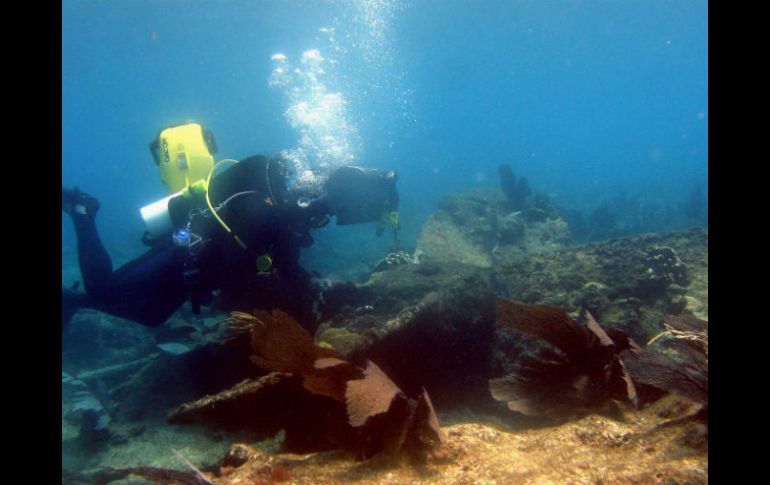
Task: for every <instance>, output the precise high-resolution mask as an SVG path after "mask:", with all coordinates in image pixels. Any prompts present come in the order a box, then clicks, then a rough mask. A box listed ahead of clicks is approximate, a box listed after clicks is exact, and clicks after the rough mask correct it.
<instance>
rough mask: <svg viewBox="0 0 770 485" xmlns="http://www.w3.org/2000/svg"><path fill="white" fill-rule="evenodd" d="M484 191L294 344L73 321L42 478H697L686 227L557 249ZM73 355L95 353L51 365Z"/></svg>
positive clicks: (542, 209)
mask: <svg viewBox="0 0 770 485" xmlns="http://www.w3.org/2000/svg"><path fill="white" fill-rule="evenodd" d="M503 172H505V170H503V169H501V175H502V173H503ZM505 177H507V179H506V180H507V181H508V182H507V184H508V185H507V186H508V192H506V190H505V187H502V190H501V189H494V190H492V189H490V190H486V191H484V190H480V191H472V192H469V193H465V194H455V195H452V196H450V197H448V198H447V199H446V200H445V201H444V202H443V203H442V204H441V207H440V209H439V210H438V211H437V212H436V213H435V214H434V215H433V216H432V217H431V218H430V219H429V220H428V221H427V222H426V223H425V225H424V227H423V230H422V233H421V235H420V238H419V240H418V243H417V247H416V250H415V251H414V253H408V252H403V251H401V252H399V253H393V254H390V255H388V256H386V257H385V258H383V259H382V260H381V261H380V262H379V263H378V264H376V265H374V266H373V267H372V271H371V273H370V276H369V278H368V280H367V281H365V282H363V283H352V282H347V283H343V282H334V283H330V284H328V285H326V286H325V287H324V291H323V294H322V299H321V301H320V304H319V306H318V308H317V312H318V314H319V315H320V316H321V318H320V322H319V323H320V325H319V326H318V328H317V330H316V331H315V332H314V333H313V334H310V333H308V332H307V331H306V330H304V329H303V328H302V327H300V326H299V325H297V324H296V323H295V322H293V320H292V319H291V318H290V317H289V316H288V315H287V314H286V313H284V312H283V311H282V309H275V310H273V311H272V312H254V313H251V314H233V315H216V314H211V315H208V316H207V317H206V318H202V319H201V318H197V317H193V316H192V315H191V314H189V312H187V311H186V310H182V311H180V312H179V313H178V314H177V315H175V316H174V317H172V320H171V321H169V322H167V323H166V324H165V325H164V326H162V327H160V328H158V329H145V328H143V327H138V326H135V325H132V324H130V323H128V322H123V321H119V319H112V318H110V317H106V316H104V315H102V314H99V313H97V312H83V313H81V314H79V315H78V316H76V318H75V320H73V322H72V323H71V325H70V327H69V328H68V329H67V330H66V331H65V334H63V339H64V340H65V351H64V354H63V363H66V365H65V371H66V372H67V374H65V375H63V376H62V383H63V386H66V389H67V395H66V396H65V399H64V400H63V403H62V416H63V419H62V422H63V424H62V426H63V433H64V432H65V431H66V437H63V439H64V438H66V439H65V441H66V443H65V441H63V444H66V446H65V448H68V449H71V448H74V447H79V448H81V449H84V450H85V443H91V445H89V446H90V447H89V448H88V451H87V452H84V453H85V455H87V456H81V457H80V458H79V460H66V461H65V466H66V467H67V468H68V469H67V470H64V469H63V483H110V482H113V481H114V482H116V483H135V482H131V481H128V482H125V481H124V480H133V478H128V477H130V476H133V477H144V479H146V480H151V481H153V482H155V483H215V484H231V483H232V484H235V483H276V482H282V481H292V482H293V483H309V484H312V483H357V482H358V483H437V482H441V483H457V484H459V483H474V482H479V483H492V482H495V483H513V484H515V483H568V482H574V483H706V482H707V479H708V466H707V451H708V447H707V436H708V413H707V410H708V399H707V398H708V390H707V381H708V375H707V355H708V354H707V334H708V328H707V327H708V322H707V320H708V233H707V231H706V230H704V229H692V230H688V231H682V232H674V233H666V234H643V235H638V236H632V237H627V238H622V239H612V240H607V241H596V242H593V243H590V244H587V245H580V246H577V245H574V244H572V242H571V240H570V233H569V226H568V225H567V222H566V221H565V219H564V217H563V216H562V215H561V213H560V211H559V210H558V209H557V208H555V207H554V206H552V205H551V204H550V202H549V201H548V200H547V198H545V197H543V196H541V195H539V194H537V193H535V192H533V191H532V190H530V189H529V187H528V184H527V183H526V182H522V180H523V179H521V178H517V177H516V176H515V175H513V174H512V173H511V174H507V173H506V175H505ZM501 302H509V303H501ZM683 335H686V336H690V337H692V338H681V337H682V336H683ZM693 336H694V337H693ZM704 336H705V337H704ZM86 338H88V339H89V340H93V339H94V338H96V339H97V344H95V345H98V346H99V347H100V348H102V349H108V351H106V352H102V353H97V352H93V353H89V352H86V353H76V352H74V351H67V350H66V342H67V341H70V342H73V341H77V340H78V339H86ZM698 339H700V340H698ZM650 341H651V343H650V345H646V344H647V343H648V342H650ZM704 341H705V347H704V346H703V342H704ZM71 347H72V348H75V347H77V346H75V345H71ZM704 349H705V351H704ZM68 352H70V353H68ZM681 365H686V366H688V369H691V372H690V371H688V372H689V373H688V374H687V376H686V378H685V379H680V378H677V375H681V374H676V373H675V372H671V370H672V369H676V368H677V366H681ZM522 382H526V383H527V385H524V384H522ZM65 401H66V402H65ZM174 450H178V452H177V451H174ZM180 456H181V458H180ZM554 464H558V466H554ZM75 469H77V470H78V471H77V472H75V471H73V470H75ZM180 474H181V475H180ZM164 480H165V481H164ZM174 480H176V481H174Z"/></svg>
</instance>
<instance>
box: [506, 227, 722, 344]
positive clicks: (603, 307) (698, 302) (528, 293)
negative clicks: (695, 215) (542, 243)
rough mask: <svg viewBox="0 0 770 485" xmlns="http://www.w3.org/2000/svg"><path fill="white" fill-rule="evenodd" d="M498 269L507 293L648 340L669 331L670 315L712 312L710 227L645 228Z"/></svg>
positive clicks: (515, 261)
mask: <svg viewBox="0 0 770 485" xmlns="http://www.w3.org/2000/svg"><path fill="white" fill-rule="evenodd" d="M661 248H670V250H671V251H669V250H668V249H664V250H661ZM656 255H660V257H659V258H656V257H655V256H656ZM651 263H656V264H658V263H660V264H658V266H656V268H658V269H653V270H652V272H650V271H649V269H650V267H651ZM685 268H686V269H685ZM493 274H494V280H495V282H496V288H497V291H498V292H499V293H500V294H501V295H504V296H506V297H509V298H513V299H516V300H518V301H522V302H524V303H549V304H553V305H557V306H561V307H564V308H569V309H572V310H588V311H590V312H591V314H592V315H594V317H596V318H597V319H598V320H600V321H601V322H602V323H603V324H604V325H606V326H610V327H616V328H619V329H622V330H623V331H625V332H626V333H628V334H629V335H631V336H632V337H633V338H635V339H637V340H639V341H647V340H649V339H650V338H652V337H653V336H654V335H655V334H657V333H658V332H660V331H661V330H662V328H663V316H664V315H666V314H670V313H676V312H680V311H683V310H685V309H687V310H690V309H691V308H692V309H693V310H695V311H696V312H697V314H698V316H700V317H706V316H707V312H708V306H707V305H708V233H707V232H706V231H704V230H702V229H692V230H688V231H683V232H675V233H665V234H643V235H639V236H632V237H627V238H622V239H612V240H609V241H601V242H595V243H591V244H587V245H585V246H579V247H574V248H565V249H561V250H557V251H550V252H544V253H540V254H529V255H524V256H519V257H515V258H513V259H512V260H511V261H510V262H507V263H502V262H501V263H500V264H498V265H496V266H495V267H494V268H493ZM656 275H665V277H659V276H656Z"/></svg>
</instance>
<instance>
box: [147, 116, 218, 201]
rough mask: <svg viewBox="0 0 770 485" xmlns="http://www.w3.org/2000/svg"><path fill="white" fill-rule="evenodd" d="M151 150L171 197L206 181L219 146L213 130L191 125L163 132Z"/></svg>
mask: <svg viewBox="0 0 770 485" xmlns="http://www.w3.org/2000/svg"><path fill="white" fill-rule="evenodd" d="M150 150H151V151H152V154H153V157H154V158H155V163H157V164H158V168H159V169H160V179H161V181H163V183H164V184H165V185H166V187H167V188H168V192H169V194H174V193H176V192H179V191H180V190H182V189H184V188H186V187H187V186H189V185H191V184H193V183H195V182H197V181H199V180H205V179H206V177H207V176H208V174H209V173H210V172H211V169H212V168H213V167H214V156H213V154H214V153H216V143H215V142H214V136H213V134H212V133H211V131H207V130H204V129H203V126H201V125H200V124H199V123H194V122H189V123H186V124H183V125H178V126H172V127H170V128H166V129H165V130H163V131H161V132H160V134H158V137H157V139H156V140H154V141H153V142H152V143H151V144H150Z"/></svg>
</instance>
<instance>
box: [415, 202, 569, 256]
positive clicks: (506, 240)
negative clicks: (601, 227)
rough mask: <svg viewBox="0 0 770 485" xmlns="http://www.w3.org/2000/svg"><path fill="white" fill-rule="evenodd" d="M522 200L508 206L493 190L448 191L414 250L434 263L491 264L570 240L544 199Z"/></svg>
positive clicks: (559, 219)
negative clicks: (449, 192) (450, 193)
mask: <svg viewBox="0 0 770 485" xmlns="http://www.w3.org/2000/svg"><path fill="white" fill-rule="evenodd" d="M521 204H524V205H522V206H521V207H519V206H517V208H516V209H515V210H511V205H510V204H509V202H508V201H507V200H506V198H505V197H504V196H503V194H502V193H501V191H500V190H496V189H487V190H474V191H470V192H466V193H461V194H453V195H450V196H448V197H447V198H446V199H444V200H443V201H442V202H441V204H440V207H439V210H438V211H436V212H435V213H434V214H433V215H431V217H430V218H429V219H428V221H427V222H426V223H425V225H424V226H423V228H422V231H421V232H420V236H419V238H418V241H417V250H418V251H420V252H421V253H422V254H423V255H424V256H425V257H426V258H427V259H431V260H435V261H445V262H449V261H457V262H460V263H464V264H472V265H474V266H480V267H491V266H493V265H496V264H500V263H501V262H506V261H510V260H512V259H513V258H515V257H517V256H521V255H525V254H532V253H537V252H543V251H552V250H558V249H561V248H563V247H565V245H567V244H568V243H569V241H570V233H569V226H568V225H567V223H566V221H564V219H562V218H561V216H560V214H559V212H558V211H557V210H556V209H555V208H554V207H553V206H552V205H551V204H550V202H549V201H548V199H547V197H545V196H542V195H541V194H538V195H537V196H535V195H532V196H528V197H527V198H526V199H525V201H524V202H521Z"/></svg>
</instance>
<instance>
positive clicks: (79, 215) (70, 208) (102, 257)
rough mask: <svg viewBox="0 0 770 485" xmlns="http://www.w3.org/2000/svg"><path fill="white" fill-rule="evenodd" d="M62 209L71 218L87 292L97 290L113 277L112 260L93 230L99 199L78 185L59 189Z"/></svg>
mask: <svg viewBox="0 0 770 485" xmlns="http://www.w3.org/2000/svg"><path fill="white" fill-rule="evenodd" d="M62 210H64V212H66V213H68V214H69V215H70V217H72V222H73V224H74V225H75V234H76V237H77V244H78V261H79V263H80V274H81V276H82V277H83V285H84V286H85V288H86V292H88V293H98V291H99V288H100V287H102V286H104V285H106V284H107V283H108V282H109V280H110V277H111V276H112V260H111V259H110V255H109V254H108V253H107V250H106V249H105V248H104V245H103V244H102V241H101V239H100V238H99V233H98V231H97V230H96V213H97V211H98V210H99V201H98V200H96V199H95V198H93V197H91V196H90V195H88V194H85V193H83V192H80V191H79V190H78V189H77V188H74V189H62Z"/></svg>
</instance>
